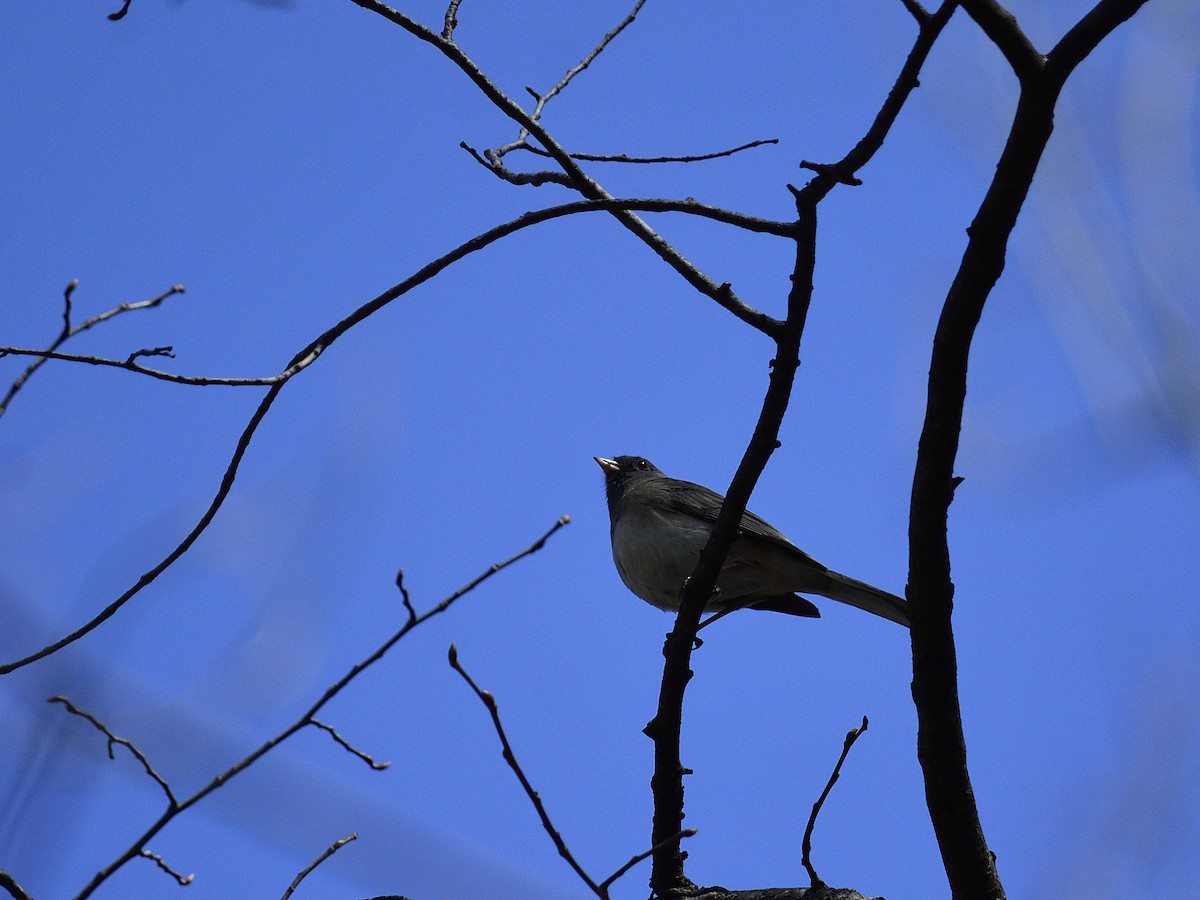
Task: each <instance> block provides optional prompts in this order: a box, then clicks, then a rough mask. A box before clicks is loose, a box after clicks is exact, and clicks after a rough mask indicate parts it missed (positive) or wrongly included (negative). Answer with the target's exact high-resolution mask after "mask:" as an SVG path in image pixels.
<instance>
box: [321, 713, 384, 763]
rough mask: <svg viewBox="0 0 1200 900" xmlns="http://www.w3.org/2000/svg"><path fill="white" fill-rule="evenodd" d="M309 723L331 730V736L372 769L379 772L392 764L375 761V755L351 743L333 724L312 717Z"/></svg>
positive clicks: (324, 729)
mask: <svg viewBox="0 0 1200 900" xmlns="http://www.w3.org/2000/svg"><path fill="white" fill-rule="evenodd" d="M308 724H309V725H315V726H316V727H317V728H320V729H321V730H322V731H327V732H329V736H330V737H331V738H333V739H334V741H335V742H336V743H337V744H339V745H340V746H341V747H342V748H343V749H345V750H347V751H349V752H350V753H353V754H354V755H355V756H357V757H358V758H359V759H361V760H362V761H363V762H365V763H366V764H367V765H368V766H370V767H371V768H372V769H374V770H375V771H377V772H379V771H382V770H383V769H386V768H387V767H388V766H390V765H391V763H390V762H375V758H374V757H373V756H371V755H370V754H369V753H364V752H363V751H362V750H359V749H358V748H357V747H355V746H354V745H353V744H351V743H350V742H349V741H348V740H346V739H345V738H344V737H342V736H341V735H340V734H338V733H337V731H336V730H335V729H334V727H333V726H332V725H327V724H326V723H324V722H322V721H320V720H319V719H311V718H310V719H309V720H308Z"/></svg>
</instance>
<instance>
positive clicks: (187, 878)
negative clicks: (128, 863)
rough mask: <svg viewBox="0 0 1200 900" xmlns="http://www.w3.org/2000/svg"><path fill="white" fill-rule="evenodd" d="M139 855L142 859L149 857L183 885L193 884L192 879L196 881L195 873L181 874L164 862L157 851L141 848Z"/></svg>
mask: <svg viewBox="0 0 1200 900" xmlns="http://www.w3.org/2000/svg"><path fill="white" fill-rule="evenodd" d="M138 856H140V857H142V859H148V860H150V861H151V862H153V863H154V864H155V865H156V866H158V867H159V868H160V869H162V870H163V871H164V872H166V873H167V874H168V875H170V876H171V877H172V878H174V879H175V880H176V881H177V882H179V885H180V886H181V887H182V886H183V885H185V884H191V883H192V881H194V880H195V878H196V876H195V875H181V874H180V873H179V872H176V871H175V870H174V869H172V868H171V867H170V866H168V865H167V864H166V863H165V862H163V858H162V857H161V856H159V855H158V854H157V853H151V852H150V851H149V850H139V851H138Z"/></svg>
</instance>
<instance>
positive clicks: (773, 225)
mask: <svg viewBox="0 0 1200 900" xmlns="http://www.w3.org/2000/svg"><path fill="white" fill-rule="evenodd" d="M356 2H359V0H356ZM614 209H646V210H652V211H659V212H668V211H674V212H686V213H690V214H693V215H699V216H703V217H705V218H711V219H714V220H716V221H723V222H727V223H729V224H736V225H738V226H739V227H741V228H745V229H747V230H749V231H756V232H759V233H763V234H785V233H787V230H788V228H789V226H788V225H786V224H784V223H779V222H770V221H768V220H765V219H755V218H754V217H751V216H743V215H741V214H739V213H733V212H730V211H728V210H721V209H717V208H715V207H707V206H704V205H703V204H697V203H694V202H692V201H679V200H646V201H642V200H617V199H615V198H607V199H604V200H593V201H589V200H579V201H575V202H574V203H565V204H563V205H561V206H554V207H550V208H548V209H541V210H535V211H533V212H528V213H525V214H523V215H520V216H518V217H517V218H515V219H512V220H511V221H509V222H505V223H504V224H502V225H498V226H496V227H494V228H491V229H489V230H488V231H485V232H483V233H482V234H479V235H476V236H475V237H473V238H471V239H470V240H469V241H466V242H465V243H463V244H460V245H459V246H458V247H456V248H454V249H453V250H451V251H450V252H449V253H446V254H444V255H443V256H441V257H439V258H438V259H436V260H434V261H432V262H430V263H428V264H426V265H425V266H423V267H422V268H421V269H419V270H418V271H417V272H415V273H414V274H412V275H410V276H409V277H408V278H406V279H405V280H404V281H402V282H400V283H399V284H397V285H394V286H393V287H391V288H389V289H388V290H386V291H384V292H383V293H382V294H380V295H379V296H378V297H376V298H374V299H373V300H370V301H368V302H367V303H364V304H363V305H362V306H360V307H358V309H356V310H354V312H352V313H350V314H349V315H348V316H346V317H345V318H344V319H342V320H341V321H340V322H338V323H337V324H336V325H334V326H333V327H331V328H329V329H328V330H326V331H325V332H324V333H323V334H322V335H320V336H319V337H318V338H317V339H316V340H314V341H312V342H311V343H310V344H309V345H308V346H307V347H305V348H304V349H303V350H301V351H300V352H299V353H297V354H296V356H294V357H293V358H292V362H291V364H290V365H289V367H288V371H290V370H292V369H293V368H301V367H303V366H304V365H307V364H308V362H311V359H315V358H316V357H317V356H319V355H320V354H321V353H323V352H324V351H325V350H326V349H327V348H328V347H329V346H330V345H332V344H333V343H334V342H335V341H336V340H337V339H338V338H340V337H341V336H342V335H344V334H345V333H346V332H347V331H349V330H350V329H352V328H353V327H354V326H355V325H358V324H359V323H361V322H362V321H364V320H365V319H367V318H369V317H370V316H372V315H374V314H375V313H376V312H378V311H379V310H380V309H382V308H383V307H385V306H387V305H388V304H389V303H391V302H392V301H393V300H395V299H397V298H398V297H401V296H403V295H404V294H407V293H408V292H409V291H411V290H412V289H413V288H415V287H417V286H418V285H421V284H424V283H425V282H426V281H428V280H429V279H431V278H433V277H434V276H435V275H437V274H438V273H439V272H441V271H442V270H444V269H446V268H447V267H449V266H450V265H452V264H453V263H455V262H457V261H459V260H460V259H462V258H464V257H466V256H468V255H470V254H471V253H475V252H476V251H479V250H482V249H483V248H484V247H486V246H488V245H489V244H492V243H495V242H496V241H498V240H500V239H501V238H504V237H507V236H508V235H510V234H513V233H514V232H517V231H520V230H521V229H524V228H529V227H531V226H533V225H537V224H540V223H542V222H546V221H549V220H551V219H556V218H560V217H562V216H567V215H574V214H577V213H584V212H592V211H600V210H603V211H609V212H611V211H612V210H614ZM639 221H640V220H639ZM710 293H711V295H712V296H713V297H714V298H715V299H717V301H718V302H719V303H721V305H722V306H725V307H726V308H734V307H736V308H739V309H740V310H741V312H740V313H739V315H740V316H743V317H745V319H746V320H747V321H750V322H751V323H752V324H754V325H755V327H756V328H758V329H759V330H761V331H763V332H764V333H767V334H771V333H772V332H773V331H774V330H775V329H776V328H777V327H778V323H777V322H776V320H775V319H773V318H771V317H770V316H768V315H766V314H765V313H761V312H759V311H758V310H753V309H751V308H750V307H747V306H745V305H744V304H742V303H741V301H740V300H736V299H735V298H733V292H732V291H731V290H730V287H729V285H728V284H722V285H712V288H711V292H710ZM310 358H311V359H310ZM286 384H287V380H280V381H278V382H276V383H274V384H272V385H271V389H270V390H269V391H268V392H267V394H266V396H265V397H263V399H262V401H261V402H260V403H259V405H258V408H257V409H256V410H255V411H254V414H253V415H252V416H251V417H250V421H249V422H248V423H247V424H246V427H245V428H244V429H243V431H242V434H241V436H240V437H239V438H238V442H237V446H236V447H235V448H234V452H233V456H232V458H231V459H230V461H229V465H228V466H227V467H226V469H225V474H224V475H223V476H222V478H221V484H220V486H219V487H218V489H217V492H216V494H215V496H214V497H213V499H212V501H211V502H210V503H209V507H208V509H207V510H206V511H205V512H204V514H203V515H202V516H201V517H200V519H199V520H198V521H197V523H196V524H195V525H194V526H193V527H192V530H191V531H190V532H188V534H187V535H186V536H185V537H184V538H183V540H182V541H180V543H179V544H178V545H177V546H176V547H175V549H174V550H172V551H171V552H170V553H169V554H167V556H165V557H164V558H163V559H162V560H161V561H160V562H159V563H158V564H157V565H155V566H154V567H153V568H152V569H150V570H149V571H147V572H145V573H144V574H143V575H142V577H141V578H140V579H138V581H137V583H136V584H134V585H133V586H132V587H130V588H129V589H128V590H126V591H125V592H124V593H123V594H121V596H119V597H118V598H117V599H115V600H113V601H112V602H111V603H110V604H109V605H108V606H106V607H105V608H104V609H102V610H101V611H100V612H99V613H97V614H96V615H95V616H94V617H93V618H92V619H90V620H89V621H88V622H86V623H85V624H83V625H82V626H80V627H79V628H77V629H76V630H75V631H72V632H71V633H70V634H68V635H66V636H65V637H63V638H60V639H59V640H57V641H55V642H54V643H52V644H49V645H47V646H45V647H43V648H42V649H41V650H38V651H37V652H35V653H31V654H30V655H28V656H26V657H23V658H21V659H18V660H14V661H13V662H10V663H5V664H3V665H0V675H7V674H8V673H9V672H13V671H15V670H16V669H19V668H21V667H23V666H27V665H29V664H30V663H32V662H36V661H37V660H39V659H42V658H44V657H46V656H49V655H50V654H52V653H55V652H57V651H58V650H61V649H62V648H63V647H66V646H68V645H69V644H72V643H74V642H75V641H77V640H79V639H80V638H81V637H83V636H84V635H86V634H88V633H89V632H91V631H93V630H94V629H95V628H97V627H98V626H99V625H101V624H103V623H104V622H105V621H107V620H108V619H110V618H111V617H112V616H113V615H114V614H115V613H116V612H117V610H119V609H120V608H121V607H122V606H124V605H125V604H126V603H127V602H128V601H129V600H130V599H132V598H133V597H134V596H136V595H137V594H138V593H139V592H140V591H141V590H142V589H143V588H145V587H146V586H147V585H149V584H152V583H153V582H154V581H155V580H156V579H157V578H158V577H159V576H160V575H161V574H162V573H163V572H165V571H166V570H167V569H168V568H170V566H172V565H173V564H174V563H175V561H176V560H177V559H179V557H181V556H182V555H183V554H184V553H186V552H187V551H188V549H189V548H190V547H191V546H192V544H194V543H195V542H196V539H197V538H198V537H199V536H200V535H201V534H203V533H204V531H205V530H206V529H207V528H208V526H209V525H210V524H211V523H212V521H213V519H214V518H215V517H216V515H217V513H218V512H219V511H220V509H221V507H222V506H223V505H224V503H225V499H226V498H227V497H228V496H229V492H230V490H232V488H233V484H234V481H235V480H236V479H237V473H238V469H239V467H240V466H241V462H242V459H243V458H244V457H245V454H246V451H247V449H248V448H249V446H250V442H251V441H252V440H253V438H254V435H255V433H256V432H257V430H258V427H259V425H261V424H262V420H263V419H264V418H265V417H266V415H267V413H268V412H269V411H270V409H271V407H272V405H273V404H274V403H275V400H276V399H277V398H278V397H279V392H280V391H281V390H282V389H283V387H284V386H285V385H286Z"/></svg>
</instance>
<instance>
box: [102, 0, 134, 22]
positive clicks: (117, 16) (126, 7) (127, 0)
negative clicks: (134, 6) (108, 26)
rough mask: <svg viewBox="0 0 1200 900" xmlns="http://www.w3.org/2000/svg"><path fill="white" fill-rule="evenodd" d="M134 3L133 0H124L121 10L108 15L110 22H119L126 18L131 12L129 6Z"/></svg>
mask: <svg viewBox="0 0 1200 900" xmlns="http://www.w3.org/2000/svg"><path fill="white" fill-rule="evenodd" d="M132 2H133V0H124V2H123V3H122V4H121V8H120V9H118V10H117V11H116V12H114V13H109V14H108V20H109V21H110V22H118V21H120V20H121V19H123V18H125V13H127V12H129V4H130V3H132Z"/></svg>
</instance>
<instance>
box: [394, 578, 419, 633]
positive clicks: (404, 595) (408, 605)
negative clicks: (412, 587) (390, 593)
mask: <svg viewBox="0 0 1200 900" xmlns="http://www.w3.org/2000/svg"><path fill="white" fill-rule="evenodd" d="M396 587H397V588H398V589H399V590H400V599H401V600H402V601H403V602H404V608H405V609H406V610H407V611H408V620H409V621H410V622H411V621H412V620H413V619H415V618H416V617H417V611H416V610H415V609H413V605H412V600H410V599H409V596H408V588H406V587H405V586H404V570H403V569H397V570H396Z"/></svg>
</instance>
